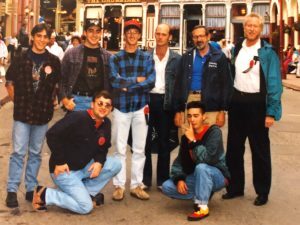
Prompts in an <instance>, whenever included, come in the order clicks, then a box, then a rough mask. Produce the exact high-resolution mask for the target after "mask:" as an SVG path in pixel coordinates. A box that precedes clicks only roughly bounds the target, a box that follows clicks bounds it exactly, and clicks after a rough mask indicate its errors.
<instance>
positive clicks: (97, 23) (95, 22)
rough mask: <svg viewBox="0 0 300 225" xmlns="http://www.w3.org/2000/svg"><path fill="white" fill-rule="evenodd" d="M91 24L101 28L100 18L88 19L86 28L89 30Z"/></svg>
mask: <svg viewBox="0 0 300 225" xmlns="http://www.w3.org/2000/svg"><path fill="white" fill-rule="evenodd" d="M91 26H98V27H100V29H102V27H101V20H100V19H86V20H85V24H84V30H87V29H88V28H89V27H91Z"/></svg>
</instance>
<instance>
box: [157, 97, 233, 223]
mask: <svg viewBox="0 0 300 225" xmlns="http://www.w3.org/2000/svg"><path fill="white" fill-rule="evenodd" d="M187 118H188V122H189V126H188V127H186V128H185V129H184V130H185V133H184V135H183V136H182V139H181V145H180V149H179V153H178V156H177V158H176V159H175V161H174V163H173V165H172V169H171V176H170V177H171V178H170V179H169V180H167V181H165V182H164V183H163V185H162V189H163V193H164V194H166V195H167V196H169V197H171V198H177V199H194V212H193V213H191V214H189V215H188V220H192V221H193V220H201V219H203V218H204V217H207V216H208V215H209V209H208V206H207V205H208V201H209V199H210V197H211V196H212V194H213V193H214V192H216V191H219V190H221V189H222V188H223V187H225V186H226V185H227V184H228V178H229V172H228V169H227V166H226V164H225V154H224V148H223V141H222V132H221V130H220V128H219V127H218V126H216V125H212V126H208V125H206V124H205V123H204V121H205V107H204V105H203V104H202V103H201V102H198V101H193V102H190V103H188V104H187Z"/></svg>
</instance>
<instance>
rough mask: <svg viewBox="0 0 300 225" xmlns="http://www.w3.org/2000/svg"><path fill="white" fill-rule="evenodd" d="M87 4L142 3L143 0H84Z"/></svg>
mask: <svg viewBox="0 0 300 225" xmlns="http://www.w3.org/2000/svg"><path fill="white" fill-rule="evenodd" d="M83 2H84V3H85V4H95V3H136V2H138V3H140V2H142V0H84V1H83Z"/></svg>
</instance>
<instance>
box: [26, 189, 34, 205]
mask: <svg viewBox="0 0 300 225" xmlns="http://www.w3.org/2000/svg"><path fill="white" fill-rule="evenodd" d="M25 199H26V200H27V201H29V202H32V199H33V191H27V192H26V195H25Z"/></svg>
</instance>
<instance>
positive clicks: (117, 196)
mask: <svg viewBox="0 0 300 225" xmlns="http://www.w3.org/2000/svg"><path fill="white" fill-rule="evenodd" d="M124 192H125V189H124V188H121V187H116V189H115V191H114V193H113V197H112V199H113V200H115V201H121V200H123V198H124Z"/></svg>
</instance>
